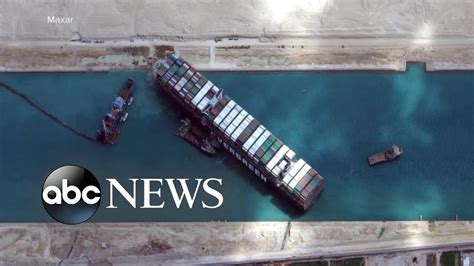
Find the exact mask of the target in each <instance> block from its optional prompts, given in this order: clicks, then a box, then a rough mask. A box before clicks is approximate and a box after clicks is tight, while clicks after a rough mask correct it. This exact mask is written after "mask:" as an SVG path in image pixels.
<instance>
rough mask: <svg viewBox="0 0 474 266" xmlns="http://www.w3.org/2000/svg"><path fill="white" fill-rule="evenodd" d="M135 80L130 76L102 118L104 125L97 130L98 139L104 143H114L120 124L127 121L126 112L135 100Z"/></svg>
mask: <svg viewBox="0 0 474 266" xmlns="http://www.w3.org/2000/svg"><path fill="white" fill-rule="evenodd" d="M134 82H135V80H134V79H133V78H132V77H129V78H128V79H127V81H126V82H125V84H124V85H123V86H122V88H121V89H120V91H119V93H118V94H117V96H115V99H114V101H113V102H112V106H111V107H110V109H109V111H108V112H107V113H106V115H105V118H104V119H102V126H101V128H100V129H99V130H97V140H98V141H99V142H101V143H104V144H114V143H115V142H116V141H117V139H118V136H119V134H120V130H119V129H118V125H119V124H120V123H123V122H125V120H127V117H128V113H127V112H125V110H126V109H127V107H128V106H130V105H131V104H132V101H133V90H134Z"/></svg>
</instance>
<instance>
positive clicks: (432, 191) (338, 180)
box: [0, 64, 474, 222]
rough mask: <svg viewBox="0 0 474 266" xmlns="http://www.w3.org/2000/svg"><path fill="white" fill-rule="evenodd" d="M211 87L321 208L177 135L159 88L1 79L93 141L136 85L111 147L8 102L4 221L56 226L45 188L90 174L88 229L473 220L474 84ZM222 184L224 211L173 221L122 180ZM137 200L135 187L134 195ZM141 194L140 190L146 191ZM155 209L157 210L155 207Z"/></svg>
mask: <svg viewBox="0 0 474 266" xmlns="http://www.w3.org/2000/svg"><path fill="white" fill-rule="evenodd" d="M205 74H206V76H207V77H208V78H209V79H210V80H212V81H213V82H214V83H215V84H216V85H218V86H219V87H222V88H225V92H226V93H227V94H228V95H229V96H231V97H232V98H234V99H235V100H236V101H237V102H238V103H239V104H241V105H242V106H243V107H244V108H246V109H247V110H248V111H249V112H250V113H251V114H252V115H254V116H255V117H256V118H257V119H259V120H260V121H261V122H262V124H264V125H265V126H266V127H267V128H268V129H270V130H271V131H272V132H273V133H274V134H275V135H276V136H278V137H279V138H280V139H281V140H283V141H284V142H285V143H286V144H287V145H288V146H289V147H291V148H292V149H293V150H294V151H296V152H297V154H298V155H299V156H301V157H302V158H304V159H305V160H306V161H307V162H309V163H310V164H311V165H312V166H313V167H314V168H315V169H317V171H318V172H319V173H320V174H321V175H322V176H323V177H325V190H324V193H323V195H322V197H321V199H320V200H319V201H318V202H317V203H316V205H315V206H314V207H313V208H312V209H311V210H310V211H309V212H307V213H306V214H304V215H301V214H298V213H297V212H295V211H294V210H293V208H292V207H291V206H290V205H289V204H287V203H286V201H285V200H282V199H281V198H279V197H278V196H275V194H273V193H272V191H270V189H269V188H268V187H267V186H266V185H265V184H263V183H262V182H261V181H260V180H258V179H257V178H256V177H254V176H253V175H252V174H251V173H250V172H249V171H248V170H246V169H245V168H244V167H243V166H241V165H240V163H239V162H237V161H236V160H235V159H234V158H233V157H232V156H230V155H228V154H226V153H224V152H222V153H221V154H219V155H217V156H215V157H208V156H206V155H204V154H203V153H201V152H200V151H198V150H196V149H195V148H194V147H192V146H191V145H190V144H188V143H186V142H184V141H183V140H181V139H179V138H177V137H176V136H175V135H174V132H175V130H176V128H177V126H178V124H179V119H180V118H181V116H182V114H181V113H180V111H179V108H177V106H176V105H175V104H174V103H173V102H172V101H170V99H169V98H167V97H166V96H165V95H164V94H160V93H157V92H155V91H154V90H153V89H151V88H150V86H149V85H148V83H147V81H146V79H147V73H146V72H145V71H135V72H125V71H124V72H108V73H3V74H0V80H2V81H4V82H6V83H8V84H10V85H11V86H12V87H15V88H17V89H18V90H20V91H21V92H23V93H25V94H27V95H29V96H31V97H32V98H33V99H34V100H35V101H36V102H37V103H39V104H40V105H42V106H43V107H45V108H46V109H47V110H49V111H50V112H52V113H54V114H56V115H57V116H58V117H60V118H61V119H63V120H64V121H67V123H69V124H70V125H73V126H74V127H77V128H79V129H81V130H82V131H84V132H86V133H88V134H90V135H94V134H95V131H96V129H97V128H98V127H99V124H100V120H101V119H102V117H103V116H104V114H105V111H106V110H107V108H108V107H109V104H110V103H111V101H112V99H113V97H114V95H115V93H116V92H117V91H118V89H119V88H120V86H121V84H122V83H123V82H124V81H125V80H126V78H127V77H128V76H135V78H136V80H137V91H136V97H135V102H134V104H133V105H132V106H131V108H130V109H129V113H130V114H129V117H128V120H127V122H126V123H125V124H124V125H123V127H122V129H121V131H122V134H121V136H120V138H119V141H118V143H117V144H116V145H113V146H103V145H99V144H97V143H91V142H87V141H85V140H83V139H81V138H79V137H78V136H77V135H74V134H72V133H71V132H70V131H67V130H65V129H64V128H62V127H60V126H59V125H57V124H55V123H53V122H52V121H51V120H49V119H48V118H47V117H45V116H44V115H42V114H41V113H39V112H37V111H36V110H35V109H33V108H32V107H31V106H29V105H28V104H26V103H25V102H24V101H22V100H21V99H20V98H18V97H16V96H14V95H12V94H11V93H9V92H7V91H5V90H0V191H1V193H0V221H2V222H17V221H52V219H51V218H49V216H48V215H47V213H46V212H45V211H44V210H43V207H42V202H41V197H40V193H41V187H42V184H43V182H44V179H45V178H46V176H47V175H48V174H49V173H50V172H51V171H53V170H54V169H56V168H57V167H59V166H62V165H67V164H76V165H81V166H84V167H86V168H88V169H89V170H91V171H92V172H93V173H94V174H95V175H96V176H97V177H98V178H99V179H100V183H101V187H102V192H103V195H104V196H103V198H102V204H101V207H100V209H99V211H98V212H97V213H96V215H95V216H94V217H93V218H92V221H97V222H98V221H117V222H118V221H121V222H123V221H211V220H214V221H216V220H221V221H223V220H227V221H268V220H271V221H275V220H278V221H281V220H290V219H291V220H305V221H306V220H418V219H419V216H420V215H422V216H423V219H454V217H455V216H456V215H458V217H459V219H474V196H473V192H474V75H473V73H472V72H434V73H425V71H424V69H423V65H418V64H416V65H410V66H409V67H408V69H407V71H406V72H404V73H395V72H353V71H345V72H261V73H255V72H208V73H205ZM391 144H397V145H399V146H400V147H402V148H403V150H404V153H403V155H402V157H401V158H399V159H398V160H396V161H394V162H392V163H388V164H385V165H380V166H377V167H373V168H371V167H369V166H368V164H367V156H368V155H370V154H372V153H375V152H379V151H382V150H384V149H385V148H387V147H388V146H390V145H391ZM180 177H186V178H189V179H190V182H191V183H190V184H195V183H193V182H194V179H195V178H209V177H216V178H222V180H223V185H222V187H220V188H218V190H219V191H220V192H221V193H222V194H223V195H224V204H223V205H222V206H221V207H220V208H218V209H203V208H202V206H201V201H202V200H204V201H205V202H207V203H208V204H211V203H212V200H213V198H212V197H209V196H206V194H205V193H204V192H203V191H202V190H201V191H200V192H199V193H198V196H197V197H198V198H197V201H196V203H195V206H194V208H192V209H189V207H188V206H187V205H186V203H183V206H181V208H179V209H177V208H176V207H175V206H174V203H173V201H172V197H171V195H170V192H169V189H168V188H167V187H166V186H163V189H162V198H161V200H165V201H166V204H165V208H164V209H151V210H150V209H140V208H138V207H139V206H141V202H142V201H143V199H141V198H140V195H141V194H140V193H139V199H138V203H137V205H138V206H137V209H133V208H132V207H130V205H128V203H127V202H126V201H125V200H124V199H122V198H121V197H120V196H119V195H118V194H117V193H115V196H116V198H115V199H114V201H115V205H118V206H119V208H118V209H106V208H105V206H106V205H107V203H108V202H109V199H108V198H107V196H108V195H109V193H108V182H107V181H106V180H105V178H117V179H119V180H120V182H121V183H122V184H129V182H127V180H128V178H180ZM126 188H128V189H130V188H131V186H130V185H127V186H126ZM141 190H142V188H141V186H139V189H138V191H139V192H140V191H141ZM160 202H161V201H160V199H157V198H154V199H153V203H160Z"/></svg>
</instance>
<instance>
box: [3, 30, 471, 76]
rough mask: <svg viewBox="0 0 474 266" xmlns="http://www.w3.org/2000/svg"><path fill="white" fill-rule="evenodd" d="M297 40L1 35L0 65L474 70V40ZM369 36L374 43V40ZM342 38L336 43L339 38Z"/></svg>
mask: <svg viewBox="0 0 474 266" xmlns="http://www.w3.org/2000/svg"><path fill="white" fill-rule="evenodd" d="M340 41H341V39H325V40H324V44H322V43H318V44H315V42H314V41H306V42H304V41H302V40H300V39H285V40H278V41H275V42H270V43H268V42H260V41H259V40H257V39H239V40H223V41H219V42H217V43H216V42H215V41H213V40H207V41H190V42H185V41H179V42H164V41H152V40H113V41H105V42H104V43H81V42H70V41H42V42H35V43H34V44H32V43H28V42H25V41H14V42H12V41H0V72H4V73H7V72H89V71H94V72H103V71H114V70H147V69H150V67H151V64H152V63H153V62H154V61H155V60H156V59H157V58H160V57H162V56H163V55H164V54H166V53H169V52H174V53H176V54H177V55H178V56H182V57H183V58H185V59H186V60H187V61H189V62H190V63H191V64H193V65H194V66H195V67H196V69H198V70H200V71H244V72H245V71H252V72H253V71H255V72H261V71H263V72H266V71H395V72H403V71H405V70H406V65H407V64H409V63H411V62H416V63H423V64H425V70H426V71H427V72H431V71H472V70H474V45H471V44H470V43H471V42H474V39H471V38H466V39H461V40H455V41H454V42H453V40H451V39H441V40H437V41H434V42H433V43H430V44H426V43H421V44H417V43H414V44H410V45H407V40H406V39H387V38H386V39H384V40H380V39H364V38H361V39H344V43H346V44H345V46H344V48H341V46H339V43H340ZM372 41H373V42H374V43H373V44H372ZM335 44H338V45H335Z"/></svg>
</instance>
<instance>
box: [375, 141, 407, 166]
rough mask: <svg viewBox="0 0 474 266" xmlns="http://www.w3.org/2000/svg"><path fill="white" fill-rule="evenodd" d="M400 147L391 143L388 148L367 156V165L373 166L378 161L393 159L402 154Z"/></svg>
mask: <svg viewBox="0 0 474 266" xmlns="http://www.w3.org/2000/svg"><path fill="white" fill-rule="evenodd" d="M402 152H403V151H402V149H401V148H400V147H398V146H397V145H392V146H390V148H388V149H387V150H385V151H383V152H379V153H376V154H373V155H371V156H369V157H368V160H369V165H370V166H373V165H376V164H379V163H383V162H388V161H393V160H395V159H396V158H398V157H399V156H400V155H401V154H402Z"/></svg>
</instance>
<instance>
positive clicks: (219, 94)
mask: <svg viewBox="0 0 474 266" xmlns="http://www.w3.org/2000/svg"><path fill="white" fill-rule="evenodd" d="M153 75H154V78H155V79H156V82H157V83H158V85H159V86H160V87H161V88H163V89H164V90H165V91H166V92H167V93H168V94H169V95H171V96H172V97H173V98H174V99H175V100H176V101H177V102H178V103H179V104H180V105H181V106H182V107H183V108H184V109H185V110H186V111H187V112H188V113H189V114H190V115H191V116H193V118H194V119H195V120H196V121H200V122H201V124H202V126H203V127H205V128H206V129H207V130H209V131H210V132H211V133H213V135H215V136H217V138H218V140H219V142H221V144H222V146H223V147H224V148H225V149H226V150H227V151H229V152H230V153H231V154H232V155H233V156H234V157H235V158H236V159H237V160H239V161H240V162H242V164H243V165H244V166H246V167H247V168H248V169H249V170H250V171H252V172H253V173H254V174H255V175H256V176H257V177H259V178H261V179H262V180H263V181H264V182H267V183H270V184H271V185H272V186H274V188H276V190H277V191H278V192H279V193H281V194H282V195H283V196H285V197H286V198H287V199H289V200H290V201H291V202H292V203H293V204H294V205H296V207H297V208H298V209H300V210H303V211H306V210H308V209H309V208H310V207H311V206H312V205H313V203H314V202H315V201H316V200H317V199H318V198H319V196H320V195H321V193H322V190H323V187H324V179H323V177H321V176H320V175H319V174H318V172H317V171H316V170H315V169H313V168H312V167H311V166H310V165H309V164H307V163H306V162H305V161H304V160H303V159H300V158H297V156H296V154H295V152H294V151H293V150H291V149H290V148H289V147H288V146H286V145H285V144H284V143H283V142H282V141H281V140H280V139H278V138H277V137H276V136H275V135H273V134H272V133H271V132H270V131H269V130H268V129H267V128H265V127H264V126H263V125H262V124H260V122H259V121H258V120H257V119H255V118H254V117H253V116H252V115H251V114H249V113H248V112H247V111H246V110H245V109H244V108H243V107H241V106H240V105H239V104H237V103H236V102H235V101H234V100H232V99H231V98H230V97H228V96H226V95H224V94H223V90H222V89H221V88H218V87H217V86H215V85H214V84H213V83H212V82H211V81H209V80H207V79H206V78H205V77H204V76H203V75H201V74H200V73H199V72H198V71H196V70H195V69H194V68H193V67H192V66H191V65H189V64H188V63H187V62H186V61H184V60H183V59H181V58H177V57H176V56H175V55H174V54H170V55H168V56H167V57H166V58H163V59H160V60H158V61H157V62H156V63H155V64H154V66H153Z"/></svg>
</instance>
